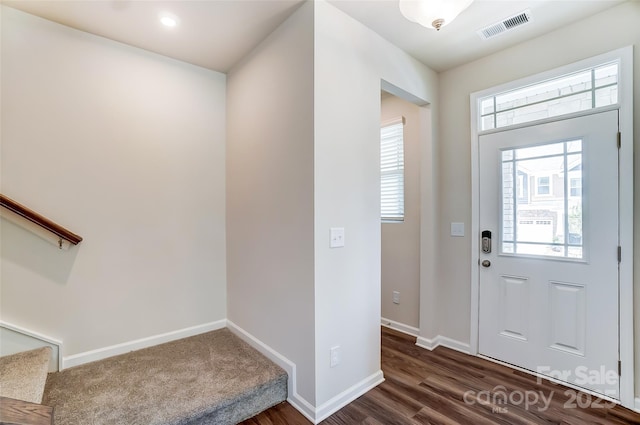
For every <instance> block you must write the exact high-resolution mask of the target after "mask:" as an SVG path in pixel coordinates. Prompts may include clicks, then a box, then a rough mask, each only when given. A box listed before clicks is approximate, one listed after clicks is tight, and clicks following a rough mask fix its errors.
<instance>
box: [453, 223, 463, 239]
mask: <svg viewBox="0 0 640 425" xmlns="http://www.w3.org/2000/svg"><path fill="white" fill-rule="evenodd" d="M451 236H457V237H460V236H464V223H451Z"/></svg>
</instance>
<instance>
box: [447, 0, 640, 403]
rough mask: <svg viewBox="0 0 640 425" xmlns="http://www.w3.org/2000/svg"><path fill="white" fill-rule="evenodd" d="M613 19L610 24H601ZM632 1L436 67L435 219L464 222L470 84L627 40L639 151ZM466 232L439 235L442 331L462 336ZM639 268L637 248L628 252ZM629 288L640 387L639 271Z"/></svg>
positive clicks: (528, 71)
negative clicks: (457, 235) (439, 69)
mask: <svg viewBox="0 0 640 425" xmlns="http://www.w3.org/2000/svg"><path fill="white" fill-rule="evenodd" d="M603 22H615V25H602V23H603ZM638 22H640V2H638V1H628V2H624V3H622V4H620V5H617V6H615V7H613V8H611V9H607V10H605V11H603V12H601V13H599V14H596V15H594V16H591V17H589V18H587V19H584V20H582V21H579V22H576V23H574V24H571V25H569V26H566V27H564V28H562V29H559V30H556V31H553V32H551V33H548V34H545V35H543V36H541V37H539V38H536V39H533V40H530V41H528V42H525V43H522V44H520V45H517V46H515V47H512V48H509V49H506V50H504V51H501V52H498V53H496V54H493V55H490V56H487V57H485V58H482V59H480V60H477V61H475V62H472V63H469V64H467V65H463V66H460V67H458V68H454V69H452V70H449V71H446V72H443V73H442V74H440V81H441V86H440V93H441V95H440V105H441V114H440V131H441V132H440V136H441V138H440V143H439V149H440V156H439V162H440V164H441V167H440V169H441V173H440V179H441V182H440V185H441V195H440V197H439V200H440V203H441V209H440V217H441V222H440V226H442V227H443V228H444V227H445V226H448V223H449V222H451V221H463V222H465V223H470V222H471V146H470V142H469V134H470V131H471V130H470V119H471V118H470V116H469V114H470V111H469V96H470V94H471V93H474V92H476V91H480V90H484V89H487V88H489V87H493V86H496V85H500V84H503V83H507V82H509V81H514V80H517V79H519V78H523V77H526V76H529V75H533V74H536V73H539V72H543V71H546V70H549V69H554V68H557V67H560V66H563V65H566V64H569V63H572V62H576V61H578V60H581V59H585V58H588V57H592V56H596V55H598V54H602V53H605V52H608V51H611V50H615V49H618V48H621V47H625V46H629V45H633V46H634V77H633V80H634V89H633V90H634V122H635V124H636V125H635V128H634V135H633V136H634V140H635V145H634V146H635V155H636V158H638V157H639V156H640V125H638V123H640V50H639V46H640V42H639V40H640V25H638ZM635 163H636V165H635V182H634V183H635V187H636V188H639V187H640V169H639V168H638V164H639V163H640V162H639V161H638V160H637V159H636V161H635ZM634 211H635V218H634V226H635V230H634V231H635V235H634V240H635V243H636V245H637V241H638V240H640V239H639V238H640V198H639V197H637V196H636V197H635V206H634ZM471 237H472V235H469V234H467V235H466V236H465V237H464V238H451V237H449V236H446V235H443V236H441V237H440V239H439V247H440V256H441V257H440V269H439V281H440V285H439V286H440V287H439V294H440V297H439V300H440V302H439V306H440V308H439V310H438V315H439V317H440V323H441V332H442V334H443V335H445V336H447V337H449V338H453V339H455V340H459V341H462V342H466V343H468V342H469V337H470V335H469V332H470V331H469V329H470V317H469V312H470V302H471V301H470V298H471V295H470V284H469V271H470V270H471V256H470V249H469V247H470V246H471V239H470V238H471ZM634 266H635V269H636V271H638V270H640V251H639V250H636V252H635V258H634ZM634 291H635V292H634V294H635V308H634V311H635V312H636V314H635V355H636V362H635V363H636V367H635V373H636V378H635V385H636V396H639V395H640V314H638V312H639V311H640V274H639V273H637V272H636V277H635V282H634Z"/></svg>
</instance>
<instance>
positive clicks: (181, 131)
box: [0, 6, 226, 356]
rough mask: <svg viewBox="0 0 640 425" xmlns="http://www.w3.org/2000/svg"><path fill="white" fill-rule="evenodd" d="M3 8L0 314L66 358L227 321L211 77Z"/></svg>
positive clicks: (216, 109)
mask: <svg viewBox="0 0 640 425" xmlns="http://www.w3.org/2000/svg"><path fill="white" fill-rule="evenodd" d="M0 8H1V9H2V29H1V31H2V64H1V66H2V68H1V78H2V80H1V96H2V111H1V127H2V129H1V137H2V145H1V184H2V186H1V191H2V193H3V194H5V195H7V196H9V197H10V198H12V199H15V200H16V201H18V202H21V203H23V204H25V205H26V206H28V207H30V208H32V209H34V210H35V211H37V212H39V213H41V214H43V215H44V216H46V217H48V218H50V219H52V220H53V221H55V222H58V223H60V224H61V225H63V226H65V227H67V228H69V229H70V230H72V231H73V232H75V233H77V234H79V235H81V236H82V237H83V238H84V240H83V241H82V242H81V243H80V244H79V245H77V246H74V247H71V248H70V249H69V250H68V251H64V250H59V249H58V248H57V247H56V246H54V245H52V244H50V243H49V242H46V241H44V240H42V239H40V238H39V237H37V236H35V235H34V234H32V233H29V232H27V231H26V230H24V229H23V228H21V227H17V226H16V225H14V224H13V223H11V222H9V221H5V220H4V219H3V220H2V222H1V223H0V224H1V226H2V228H1V241H0V243H1V261H2V263H1V274H0V278H1V279H0V280H1V294H2V298H1V301H0V302H1V306H0V307H1V308H0V311H1V316H2V317H1V318H2V320H3V321H6V322H9V323H11V324H13V325H16V326H20V327H22V328H26V329H28V330H31V331H34V332H38V333H40V334H44V335H47V336H50V337H52V338H55V339H59V340H62V341H63V343H64V355H65V356H69V355H73V354H79V353H83V352H86V351H89V350H94V349H100V348H105V347H108V346H112V345H115V344H120V343H126V342H130V341H133V340H137V339H141V338H147V337H150V336H155V335H159V334H164V333H168V332H173V331H176V330H182V329H185V328H190V327H193V326H198V325H203V324H207V323H211V322H215V321H219V320H224V319H225V318H226V303H225V299H226V271H225V267H226V265H225V263H226V262H225V207H224V203H225V183H224V181H225V175H224V168H225V103H226V100H225V90H226V87H225V85H226V77H225V75H223V74H220V73H216V72H213V71H209V70H205V69H203V68H200V67H196V66H193V65H189V64H186V63H182V62H179V61H176V60H173V59H169V58H166V57H163V56H160V55H156V54H153V53H150V52H147V51H145V50H141V49H137V48H133V47H130V46H126V45H124V44H121V43H117V42H114V41H111V40H107V39H104V38H101V37H98V36H94V35H90V34H87V33H84V32H81V31H77V30H74V29H71V28H69V27H66V26H63V25H59V24H56V23H53V22H50V21H46V20H44V19H41V18H37V17H35V16H32V15H28V14H26V13H23V12H20V11H17V10H15V9H11V8H9V7H6V6H0Z"/></svg>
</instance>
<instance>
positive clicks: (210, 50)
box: [2, 0, 636, 72]
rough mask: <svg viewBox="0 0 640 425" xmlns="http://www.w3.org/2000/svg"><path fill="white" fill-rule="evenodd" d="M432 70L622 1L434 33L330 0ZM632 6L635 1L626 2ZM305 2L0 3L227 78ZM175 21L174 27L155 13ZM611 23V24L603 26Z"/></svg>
mask: <svg viewBox="0 0 640 425" xmlns="http://www.w3.org/2000/svg"><path fill="white" fill-rule="evenodd" d="M328 1H329V2H330V3H331V4H333V5H334V6H336V7H337V8H339V9H341V10H342V11H344V12H345V13H347V14H348V15H350V16H352V17H353V18H355V19H357V20H358V21H360V22H362V23H363V24H365V25H367V26H368V27H370V28H371V29H373V30H374V31H376V32H377V33H379V34H380V35H381V36H382V37H384V38H386V39H387V40H389V41H391V42H392V43H393V44H395V45H397V46H398V47H400V48H402V49H403V50H405V51H407V52H408V53H409V54H411V55H412V56H414V57H415V58H417V59H418V60H420V61H422V62H423V63H425V64H426V65H428V66H429V67H431V68H432V69H434V70H436V71H443V70H446V69H449V68H452V67H455V66H458V65H461V64H463V63H466V62H470V61H472V60H475V59H478V58H480V57H482V56H486V55H488V54H491V53H493V52H496V51H498V50H501V49H504V48H507V47H510V46H513V45H515V44H518V43H520V42H522V41H525V40H528V39H531V38H535V37H538V36H540V35H542V34H545V33H547V32H549V31H552V30H554V29H556V28H559V27H562V26H565V25H567V24H569V23H571V22H574V21H577V20H580V19H584V18H585V17H587V16H590V15H593V14H595V13H598V12H600V11H602V10H604V9H606V8H609V7H612V6H615V5H616V4H618V3H621V2H623V1H624V0H475V1H474V3H472V4H471V6H470V7H469V8H468V9H467V10H466V11H464V12H463V13H461V14H460V15H459V16H458V17H457V18H456V19H455V20H454V21H453V22H452V23H450V24H449V25H447V26H445V27H444V28H442V29H441V30H440V31H439V32H437V31H435V30H432V29H427V28H423V27H421V26H420V25H418V24H415V23H412V22H409V21H407V20H406V19H405V18H404V17H403V16H402V15H401V13H400V10H399V9H398V1H397V0H328ZM628 1H636V0H628ZM302 2H303V0H199V1H193V0H169V1H153V0H147V1H141V0H97V1H87V0H84V1H67V0H48V1H42V0H2V3H3V4H5V5H7V6H10V7H14V8H16V9H20V10H23V11H25V12H28V13H31V14H34V15H37V16H41V17H43V18H45V19H49V20H52V21H55V22H59V23H61V24H64V25H68V26H70V27H73V28H77V29H80V30H83V31H86V32H89V33H93V34H96V35H100V36H103V37H107V38H110V39H113V40H116V41H120V42H123V43H126V44H130V45H133V46H136V47H141V48H143V49H146V50H150V51H153V52H156V53H160V54H162V55H165V56H169V57H172V58H175V59H179V60H182V61H185V62H189V63H192V64H195V65H199V66H203V67H205V68H209V69H213V70H215V71H220V72H227V71H228V70H229V69H231V67H232V66H233V65H234V64H236V63H237V62H238V61H239V60H240V59H241V58H242V57H244V56H245V55H246V54H248V53H249V52H250V51H251V50H252V49H253V48H254V47H255V46H256V45H258V44H259V43H260V42H261V41H262V40H263V39H264V38H265V37H266V36H267V35H268V34H269V33H270V32H272V31H273V30H274V29H275V28H277V27H278V26H279V25H280V24H281V23H282V22H283V21H284V20H286V18H287V17H289V16H290V15H291V14H292V13H293V12H294V11H295V10H296V9H297V8H298V7H299V6H300V5H301V4H302ZM526 9H529V10H530V11H531V18H532V20H531V22H530V23H528V24H526V25H523V26H522V27H518V28H516V29H514V30H512V31H509V32H507V33H503V34H500V35H498V36H496V37H494V38H491V39H489V40H481V38H480V37H479V36H478V35H477V34H476V31H477V30H479V29H481V28H484V27H485V26H487V25H490V24H493V23H495V22H497V21H499V20H502V19H504V18H507V17H509V16H511V15H514V14H516V13H519V12H522V11H524V10H526ZM165 12H168V13H171V14H173V15H175V16H177V17H178V18H179V24H178V26H177V27H175V28H166V27H163V26H162V25H161V24H160V23H159V18H158V16H159V15H160V14H161V13H165ZM609 24H615V23H607V25H609Z"/></svg>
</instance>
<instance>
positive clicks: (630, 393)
mask: <svg viewBox="0 0 640 425" xmlns="http://www.w3.org/2000/svg"><path fill="white" fill-rule="evenodd" d="M617 59H619V60H620V74H619V82H618V84H619V86H618V87H619V88H618V96H619V99H620V105H619V110H620V131H621V133H622V146H621V148H620V154H619V157H620V172H619V175H620V176H621V177H620V183H619V190H620V196H619V199H620V201H619V202H620V205H619V214H620V221H619V223H620V231H619V232H620V246H621V247H622V261H621V262H620V267H619V276H620V360H621V362H622V374H621V376H620V402H621V404H622V405H623V406H625V407H628V408H631V409H633V408H634V407H635V406H634V403H635V397H634V391H635V388H634V378H635V375H634V333H633V320H634V319H633V98H632V93H633V89H632V88H633V46H629V47H624V48H621V49H618V50H614V51H611V52H609V53H605V54H602V55H599V56H595V57H592V58H588V59H585V60H582V61H579V62H576V63H573V64H569V65H566V66H563V67H561V68H557V69H554V70H550V71H547V72H544V73H541V74H536V75H532V76H529V77H526V78H523V79H520V80H516V81H512V82H509V83H506V84H503V85H500V86H496V87H492V88H489V89H486V90H482V91H480V92H476V93H472V94H471V97H470V102H471V181H472V185H471V233H470V235H471V244H470V249H471V270H470V272H471V327H470V330H471V333H470V344H469V345H470V347H469V348H470V354H472V355H477V354H478V331H479V281H480V280H479V271H480V270H479V269H480V267H479V264H478V261H479V250H480V249H479V243H480V228H479V218H480V208H479V207H480V202H479V200H480V187H479V180H480V179H479V177H480V168H479V162H478V159H479V152H478V136H479V132H480V131H479V129H478V100H479V99H480V98H482V97H486V96H489V95H491V94H495V93H500V92H502V91H506V90H509V89H513V88H517V87H522V86H526V85H529V84H533V83H536V82H539V81H543V80H546V79H551V78H554V77H557V76H560V75H563V74H568V73H571V72H574V71H578V70H582V69H585V68H589V67H592V66H595V65H598V64H601V63H604V62H608V61H611V60H617ZM595 112H600V111H595ZM565 118H566V117H561V118H560V119H565ZM505 130H506V129H505Z"/></svg>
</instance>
